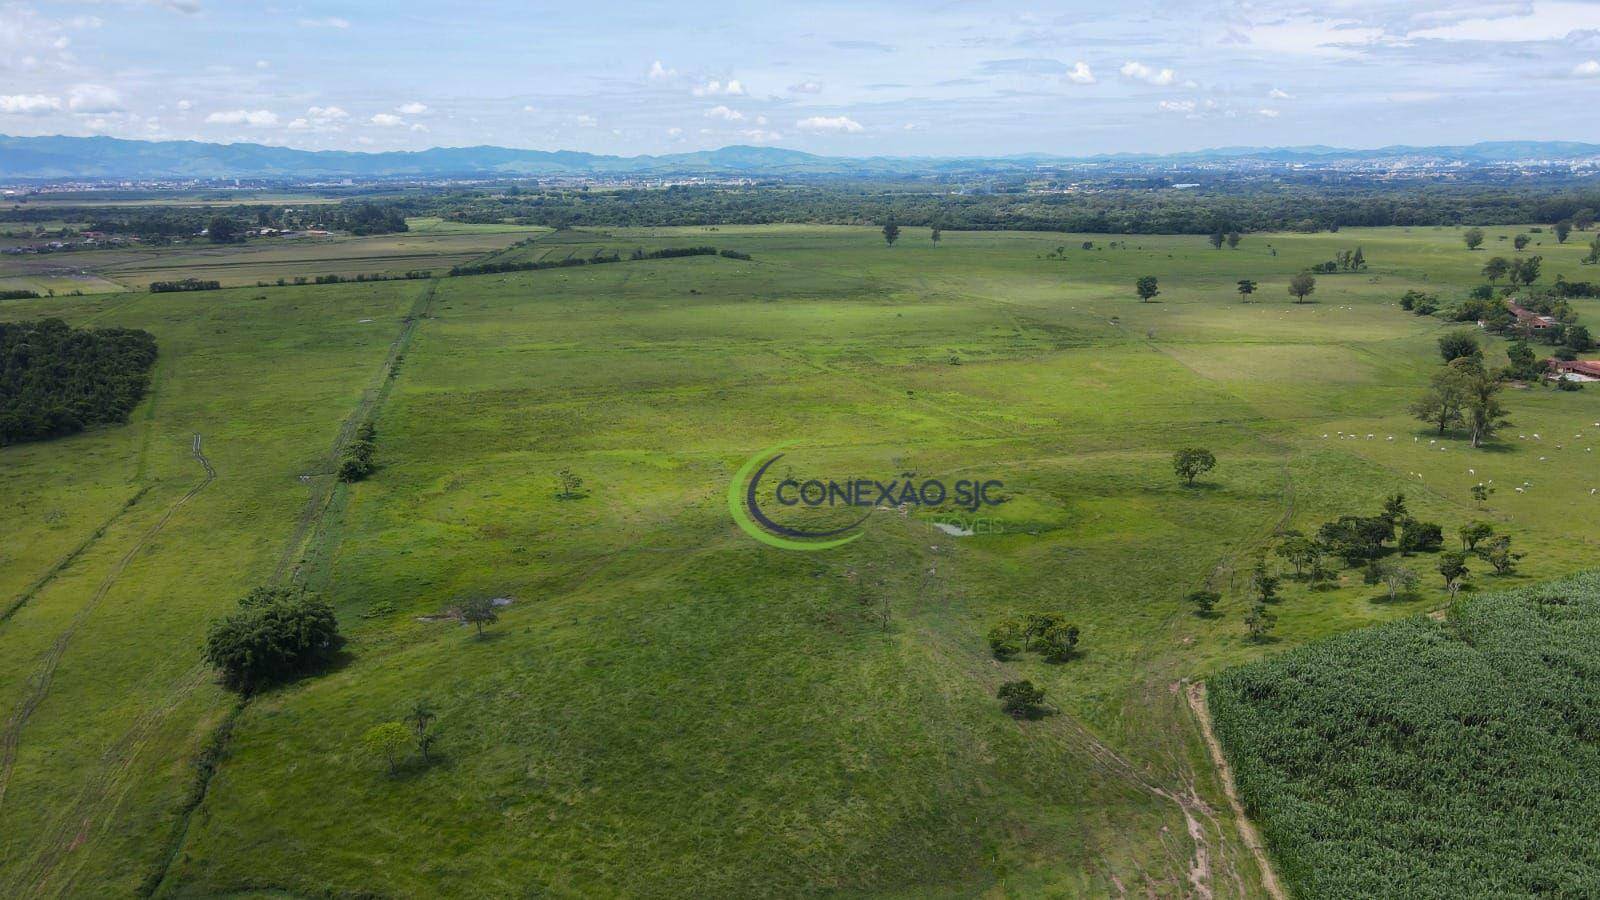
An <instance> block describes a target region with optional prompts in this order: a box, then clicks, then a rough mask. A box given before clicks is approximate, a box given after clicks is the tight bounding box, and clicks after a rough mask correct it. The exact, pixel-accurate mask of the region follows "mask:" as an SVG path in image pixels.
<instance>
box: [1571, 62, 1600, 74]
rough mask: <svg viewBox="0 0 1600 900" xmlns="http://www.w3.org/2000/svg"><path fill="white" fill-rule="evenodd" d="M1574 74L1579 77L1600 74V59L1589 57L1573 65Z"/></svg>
mask: <svg viewBox="0 0 1600 900" xmlns="http://www.w3.org/2000/svg"><path fill="white" fill-rule="evenodd" d="M1572 74H1573V75H1576V76H1577V77H1579V78H1594V77H1596V76H1600V60H1595V59H1588V60H1584V61H1583V62H1581V63H1578V64H1577V65H1575V66H1573V67H1572Z"/></svg>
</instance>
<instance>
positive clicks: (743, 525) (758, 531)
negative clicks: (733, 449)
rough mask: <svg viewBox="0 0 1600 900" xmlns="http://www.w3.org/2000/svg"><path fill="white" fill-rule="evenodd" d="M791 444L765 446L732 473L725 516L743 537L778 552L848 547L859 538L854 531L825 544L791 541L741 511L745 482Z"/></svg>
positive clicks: (791, 443) (858, 533) (858, 534)
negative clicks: (745, 536) (746, 536)
mask: <svg viewBox="0 0 1600 900" xmlns="http://www.w3.org/2000/svg"><path fill="white" fill-rule="evenodd" d="M794 443H795V442H794V441H789V442H788V443H783V444H777V445H774V446H772V447H768V448H767V449H765V450H762V451H761V452H760V453H757V454H756V455H755V456H752V457H750V458H749V459H748V460H745V464H744V465H742V466H740V467H739V471H738V472H736V473H734V476H733V481H732V482H731V483H730V484H729V485H728V513H729V514H730V515H732V516H733V521H734V524H736V525H738V526H739V529H740V530H741V531H743V532H744V533H745V534H748V535H750V536H751V537H753V538H755V539H756V540H758V541H760V542H761V543H763V544H766V545H767V546H769V547H777V548H779V549H782V550H827V549H829V548H831V547H838V546H841V545H844V544H848V543H850V542H851V541H853V540H855V539H856V538H858V537H861V535H862V532H859V531H858V532H856V533H855V534H852V535H850V536H849V537H842V538H836V539H834V540H829V541H795V540H790V539H789V538H783V537H778V536H777V535H775V534H771V533H769V532H767V531H766V530H765V529H763V528H762V527H761V526H760V525H757V524H756V523H755V522H753V521H751V520H750V516H749V514H748V513H747V512H745V508H744V489H745V480H746V479H748V478H749V477H750V475H751V473H753V472H754V471H755V470H756V468H757V467H758V466H760V465H761V461H762V460H764V459H766V458H767V457H769V456H771V455H772V454H774V453H777V452H778V451H779V450H782V449H783V448H785V447H789V446H792V445H793V444H794Z"/></svg>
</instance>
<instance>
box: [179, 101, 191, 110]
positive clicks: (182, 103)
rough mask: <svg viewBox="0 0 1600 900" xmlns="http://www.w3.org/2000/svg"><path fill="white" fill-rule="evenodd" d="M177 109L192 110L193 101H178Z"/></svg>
mask: <svg viewBox="0 0 1600 900" xmlns="http://www.w3.org/2000/svg"><path fill="white" fill-rule="evenodd" d="M178 108H179V109H193V108H194V101H193V100H179V101H178Z"/></svg>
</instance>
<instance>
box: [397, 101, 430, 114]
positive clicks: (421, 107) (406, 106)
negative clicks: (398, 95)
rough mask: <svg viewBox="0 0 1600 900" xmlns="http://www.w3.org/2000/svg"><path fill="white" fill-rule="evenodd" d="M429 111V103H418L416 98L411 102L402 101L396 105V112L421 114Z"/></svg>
mask: <svg viewBox="0 0 1600 900" xmlns="http://www.w3.org/2000/svg"><path fill="white" fill-rule="evenodd" d="M427 111H428V107H427V104H424V103H418V102H417V101H415V100H413V101H411V102H410V103H402V104H400V105H399V106H397V107H395V112H398V113H404V114H405V115H408V116H420V115H422V114H423V113H425V112H427Z"/></svg>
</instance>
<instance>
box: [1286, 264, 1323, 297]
mask: <svg viewBox="0 0 1600 900" xmlns="http://www.w3.org/2000/svg"><path fill="white" fill-rule="evenodd" d="M1316 289H1317V278H1316V276H1315V275H1312V274H1311V273H1310V272H1301V273H1300V274H1299V275H1296V276H1295V277H1293V278H1291V279H1289V293H1290V294H1293V295H1294V302H1296V303H1304V302H1306V298H1307V297H1309V296H1311V293H1312V292H1313V291H1315V290H1316Z"/></svg>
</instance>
